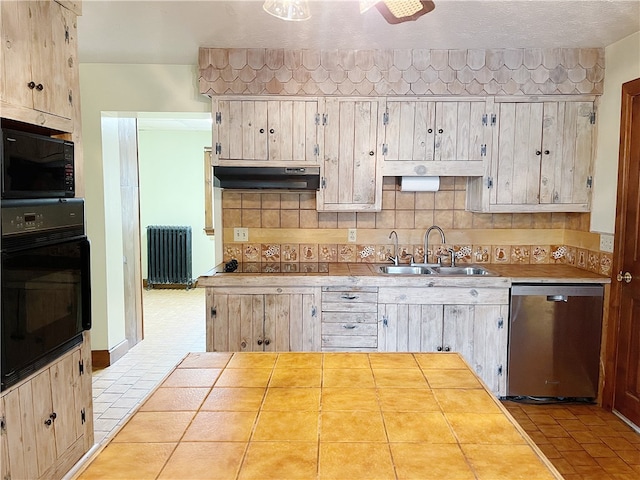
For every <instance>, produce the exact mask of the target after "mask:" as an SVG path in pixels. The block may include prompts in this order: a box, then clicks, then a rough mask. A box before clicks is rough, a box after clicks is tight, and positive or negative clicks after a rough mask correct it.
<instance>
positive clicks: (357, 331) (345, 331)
mask: <svg viewBox="0 0 640 480" xmlns="http://www.w3.org/2000/svg"><path fill="white" fill-rule="evenodd" d="M377 334H378V325H377V324H375V323H354V322H340V323H323V324H322V335H323V336H324V335H344V336H354V335H371V336H375V335H377Z"/></svg>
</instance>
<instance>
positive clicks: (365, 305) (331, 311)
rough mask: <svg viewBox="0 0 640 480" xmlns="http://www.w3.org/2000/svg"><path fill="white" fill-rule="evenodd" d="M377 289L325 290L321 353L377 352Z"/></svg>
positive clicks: (323, 296)
mask: <svg viewBox="0 0 640 480" xmlns="http://www.w3.org/2000/svg"><path fill="white" fill-rule="evenodd" d="M377 302H378V287H357V288H356V287H322V350H323V351H376V350H377V346H378V326H377V320H376V311H377Z"/></svg>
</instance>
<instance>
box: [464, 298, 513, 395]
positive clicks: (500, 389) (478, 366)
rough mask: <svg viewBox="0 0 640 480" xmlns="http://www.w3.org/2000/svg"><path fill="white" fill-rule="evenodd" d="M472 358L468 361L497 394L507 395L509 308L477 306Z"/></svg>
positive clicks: (504, 306) (503, 306)
mask: <svg viewBox="0 0 640 480" xmlns="http://www.w3.org/2000/svg"><path fill="white" fill-rule="evenodd" d="M474 313H475V319H474V321H473V322H474V331H473V357H472V358H471V359H468V360H467V361H468V362H469V364H470V365H471V366H472V368H473V369H474V370H475V371H476V373H477V374H478V375H479V376H480V378H482V380H483V381H484V383H485V384H486V385H487V387H488V388H489V390H491V391H492V392H493V393H495V394H496V395H499V396H500V395H506V392H507V352H508V350H507V340H508V331H507V319H508V315H509V310H508V306H507V305H477V306H476V307H475V312H474Z"/></svg>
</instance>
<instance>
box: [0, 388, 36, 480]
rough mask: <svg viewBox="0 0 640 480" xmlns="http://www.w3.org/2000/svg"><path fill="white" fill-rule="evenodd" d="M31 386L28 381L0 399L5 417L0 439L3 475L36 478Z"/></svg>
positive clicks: (2, 416) (5, 476) (3, 417)
mask: <svg viewBox="0 0 640 480" xmlns="http://www.w3.org/2000/svg"><path fill="white" fill-rule="evenodd" d="M33 401H34V397H33V390H32V388H31V383H30V382H28V383H26V384H24V385H22V386H20V387H19V388H17V389H15V390H12V391H10V392H9V393H7V394H5V395H4V396H3V397H2V398H1V399H0V405H1V406H2V408H3V411H2V412H1V417H0V418H2V419H3V420H4V426H3V431H2V434H0V442H1V445H0V446H1V447H2V457H1V458H0V460H2V465H0V469H1V472H2V478H25V479H26V478H38V477H39V476H40V474H39V472H38V462H37V460H36V451H37V447H36V431H35V422H34V420H33Z"/></svg>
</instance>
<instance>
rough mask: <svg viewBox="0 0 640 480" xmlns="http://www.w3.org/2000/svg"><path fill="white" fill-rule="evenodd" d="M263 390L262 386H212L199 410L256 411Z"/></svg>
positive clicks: (260, 402) (263, 392)
mask: <svg viewBox="0 0 640 480" xmlns="http://www.w3.org/2000/svg"><path fill="white" fill-rule="evenodd" d="M265 391H266V388H264V387H255V388H253V387H235V388H231V387H214V388H212V389H211V393H209V395H208V396H207V398H205V400H204V402H203V403H202V406H201V407H200V410H201V411H204V410H217V411H232V412H257V411H258V410H260V405H261V404H262V400H263V398H264V394H265Z"/></svg>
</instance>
